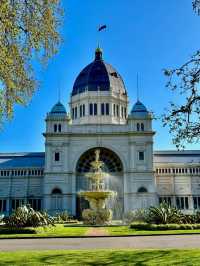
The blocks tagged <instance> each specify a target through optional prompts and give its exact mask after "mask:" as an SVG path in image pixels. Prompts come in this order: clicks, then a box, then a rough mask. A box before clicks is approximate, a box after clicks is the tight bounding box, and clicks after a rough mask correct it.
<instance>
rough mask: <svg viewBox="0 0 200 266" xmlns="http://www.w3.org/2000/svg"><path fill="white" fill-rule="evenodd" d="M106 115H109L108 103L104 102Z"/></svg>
mask: <svg viewBox="0 0 200 266" xmlns="http://www.w3.org/2000/svg"><path fill="white" fill-rule="evenodd" d="M106 115H109V103H106Z"/></svg>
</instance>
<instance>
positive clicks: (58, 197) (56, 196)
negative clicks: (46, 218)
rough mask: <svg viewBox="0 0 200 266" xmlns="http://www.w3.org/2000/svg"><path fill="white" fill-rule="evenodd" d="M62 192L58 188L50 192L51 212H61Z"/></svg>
mask: <svg viewBox="0 0 200 266" xmlns="http://www.w3.org/2000/svg"><path fill="white" fill-rule="evenodd" d="M62 198H63V197H62V191H61V190H60V189H59V188H54V189H53V190H52V206H51V208H52V209H53V210H62Z"/></svg>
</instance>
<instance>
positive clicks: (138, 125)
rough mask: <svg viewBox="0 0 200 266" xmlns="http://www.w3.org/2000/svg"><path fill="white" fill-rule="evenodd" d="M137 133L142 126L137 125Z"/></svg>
mask: <svg viewBox="0 0 200 266" xmlns="http://www.w3.org/2000/svg"><path fill="white" fill-rule="evenodd" d="M137 131H140V124H139V123H137Z"/></svg>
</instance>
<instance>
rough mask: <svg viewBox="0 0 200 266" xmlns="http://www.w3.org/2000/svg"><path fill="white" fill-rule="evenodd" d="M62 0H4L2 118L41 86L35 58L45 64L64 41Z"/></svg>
mask: <svg viewBox="0 0 200 266" xmlns="http://www.w3.org/2000/svg"><path fill="white" fill-rule="evenodd" d="M61 21H62V8H61V4H60V0H42V1H41V0H1V1H0V122H3V121H4V119H6V118H11V117H12V114H13V107H14V105H15V104H22V105H25V104H27V103H28V101H29V100H30V98H31V96H32V95H33V93H34V91H35V90H36V88H37V85H38V84H37V81H36V77H35V73H34V69H33V60H34V59H35V58H37V61H38V62H39V63H42V64H45V63H47V61H48V59H49V58H51V57H52V56H53V55H54V54H55V53H56V52H57V49H58V47H59V44H60V35H59V26H60V23H61Z"/></svg>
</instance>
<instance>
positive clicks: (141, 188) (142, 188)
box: [138, 187, 148, 193]
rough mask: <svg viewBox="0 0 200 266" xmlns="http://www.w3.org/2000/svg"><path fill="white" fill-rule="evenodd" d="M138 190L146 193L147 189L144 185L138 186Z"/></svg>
mask: <svg viewBox="0 0 200 266" xmlns="http://www.w3.org/2000/svg"><path fill="white" fill-rule="evenodd" d="M138 192H139V193H146V192H148V191H147V189H146V188H145V187H140V188H139V189H138Z"/></svg>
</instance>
